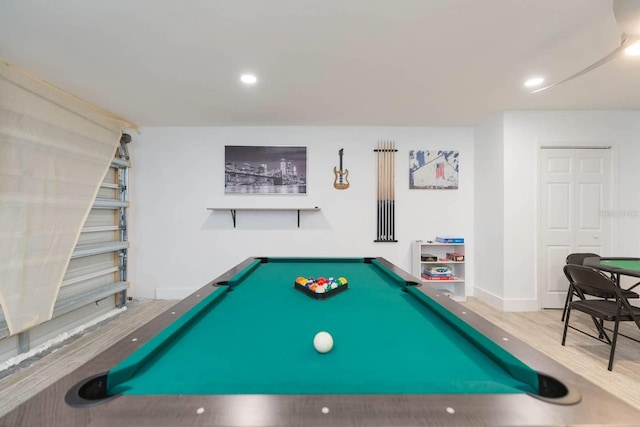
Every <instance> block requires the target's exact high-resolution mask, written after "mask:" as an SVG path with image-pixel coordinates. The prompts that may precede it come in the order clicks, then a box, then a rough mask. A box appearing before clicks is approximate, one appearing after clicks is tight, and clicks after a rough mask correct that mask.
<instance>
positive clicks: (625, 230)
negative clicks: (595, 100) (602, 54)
mask: <svg viewBox="0 0 640 427" xmlns="http://www.w3.org/2000/svg"><path fill="white" fill-rule="evenodd" d="M493 120H495V119H493ZM503 122H504V136H503V138H504V163H503V168H504V183H503V185H504V224H503V235H504V255H503V266H504V267H503V270H502V271H500V270H496V271H495V275H496V277H502V280H503V292H502V294H500V293H498V294H497V295H494V296H495V297H496V298H497V300H498V301H499V303H498V304H496V299H495V298H494V299H493V300H490V302H491V303H492V304H494V305H497V306H499V307H501V308H503V309H505V310H516V311H517V310H531V309H535V308H537V295H538V289H537V277H536V254H537V246H536V243H537V221H538V216H537V208H538V186H537V178H538V177H537V168H538V154H539V148H540V146H582V147H585V146H611V147H612V148H613V156H614V165H615V169H614V177H613V179H614V186H613V188H614V189H615V194H614V204H615V206H614V210H617V211H619V212H623V213H627V215H622V216H618V217H612V218H611V221H613V224H612V232H613V234H614V235H613V240H614V241H613V245H612V248H613V249H612V253H611V254H603V255H619V256H640V215H638V212H640V197H639V196H640V194H639V187H638V182H640V167H639V165H640V163H639V160H640V112H638V111H606V112H605V111H539V112H524V111H512V112H505V113H503ZM492 123H493V122H492V121H488V122H487V123H485V124H483V125H482V127H479V129H482V128H483V127H489V128H491V126H493V125H492ZM485 134H486V131H485ZM491 138H499V136H497V137H496V136H486V137H482V140H481V141H478V142H481V143H482V147H480V146H477V147H476V153H483V150H484V148H485V145H484V144H489V146H491ZM480 158H481V157H480ZM480 167H481V166H480V165H479V164H476V168H477V171H476V172H477V173H476V175H478V171H479V170H481V169H480ZM476 185H478V184H476ZM483 192H484V190H483V189H478V194H477V195H476V197H477V200H481V197H480V194H482V193H483ZM476 224H477V225H478V226H479V225H480V224H482V223H481V222H480V219H478V218H476ZM476 236H478V234H477V233H476ZM485 244H487V242H485V241H481V239H480V238H477V239H476V247H477V248H484V247H485ZM476 252H477V251H476ZM478 262H479V263H480V262H482V260H480V259H479V260H478ZM496 266H497V263H496ZM497 267H499V266H497ZM488 280H489V279H487V277H485V276H482V277H476V286H477V287H478V289H479V290H484V289H487V290H490V291H494V290H496V289H499V288H500V286H496V285H495V284H492V283H490V282H489V281H488ZM478 295H479V296H482V295H484V292H478Z"/></svg>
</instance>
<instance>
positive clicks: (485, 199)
mask: <svg viewBox="0 0 640 427" xmlns="http://www.w3.org/2000/svg"><path fill="white" fill-rule="evenodd" d="M475 146H476V149H475V151H474V153H475V159H474V171H475V181H474V188H475V200H476V206H475V219H474V224H476V227H475V230H474V239H475V242H476V245H475V252H474V254H473V259H474V260H475V261H476V264H475V272H476V274H475V279H474V285H475V289H474V294H475V295H476V296H478V297H480V298H482V299H483V300H485V301H488V302H490V303H491V304H492V305H494V306H496V307H502V300H503V296H504V277H503V272H504V252H505V247H504V205H505V201H504V182H505V178H504V174H505V170H504V149H505V148H504V118H503V114H498V115H495V116H494V117H491V118H489V119H487V120H486V121H485V122H484V123H482V124H481V125H479V126H478V127H476V129H475Z"/></svg>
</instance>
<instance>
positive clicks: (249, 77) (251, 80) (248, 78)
mask: <svg viewBox="0 0 640 427" xmlns="http://www.w3.org/2000/svg"><path fill="white" fill-rule="evenodd" d="M240 81H242V83H244V84H247V85H253V84H256V82H257V81H258V78H257V77H256V76H254V75H253V74H243V75H242V76H240Z"/></svg>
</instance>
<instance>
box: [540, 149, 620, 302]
mask: <svg viewBox="0 0 640 427" xmlns="http://www.w3.org/2000/svg"><path fill="white" fill-rule="evenodd" d="M610 151H611V150H609V149H607V148H593V149H592V148H587V149H584V148H541V149H540V168H539V178H540V180H539V200H540V210H539V213H538V215H539V224H540V228H539V233H538V260H537V271H538V289H539V299H540V307H541V308H562V307H563V305H564V301H565V298H566V295H567V279H566V278H565V276H564V273H563V271H562V267H563V266H564V264H565V261H566V258H567V255H569V254H570V253H572V252H593V253H596V254H599V255H602V256H605V255H608V254H609V251H610V246H611V229H610V228H611V225H610V221H609V220H608V219H607V218H609V216H608V215H604V214H603V213H604V212H605V211H608V210H609V209H610V206H611V203H610V200H611V191H610V188H611V163H610V162H611V153H610Z"/></svg>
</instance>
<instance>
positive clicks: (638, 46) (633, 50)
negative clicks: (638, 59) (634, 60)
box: [624, 40, 640, 56]
mask: <svg viewBox="0 0 640 427" xmlns="http://www.w3.org/2000/svg"><path fill="white" fill-rule="evenodd" d="M624 53H625V55H630V56H638V55H640V40H638V41H637V42H635V43H633V44H632V45H631V46H629V47H627V48H626V49H625V50H624Z"/></svg>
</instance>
